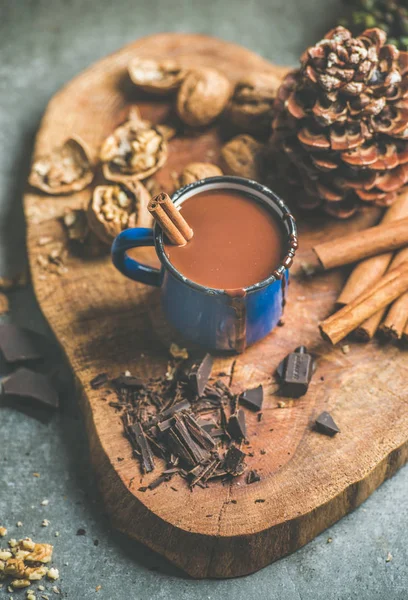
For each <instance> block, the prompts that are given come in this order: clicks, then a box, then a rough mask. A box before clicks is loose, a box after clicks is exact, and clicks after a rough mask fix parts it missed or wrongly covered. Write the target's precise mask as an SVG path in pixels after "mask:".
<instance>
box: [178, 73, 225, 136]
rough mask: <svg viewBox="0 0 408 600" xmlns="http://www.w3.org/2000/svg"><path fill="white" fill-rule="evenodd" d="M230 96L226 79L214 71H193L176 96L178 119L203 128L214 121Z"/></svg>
mask: <svg viewBox="0 0 408 600" xmlns="http://www.w3.org/2000/svg"><path fill="white" fill-rule="evenodd" d="M230 96H231V85H230V82H229V81H228V79H227V78H226V77H225V75H223V74H222V73H220V72H219V71H216V70H215V69H208V68H202V69H194V70H192V71H190V72H189V73H188V75H187V76H186V78H185V79H184V81H183V83H182V84H181V86H180V89H179V91H178V95H177V112H178V114H179V117H180V119H181V120H182V121H183V122H184V123H186V124H187V125H191V126H192V127H203V126H205V125H208V124H209V123H211V122H212V121H214V119H216V118H217V117H218V116H219V115H220V114H221V113H222V111H223V110H224V108H225V107H226V105H227V103H228V100H229V98H230Z"/></svg>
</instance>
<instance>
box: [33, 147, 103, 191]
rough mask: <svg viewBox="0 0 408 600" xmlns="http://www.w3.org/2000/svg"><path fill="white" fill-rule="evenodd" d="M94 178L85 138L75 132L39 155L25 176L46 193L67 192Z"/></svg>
mask: <svg viewBox="0 0 408 600" xmlns="http://www.w3.org/2000/svg"><path fill="white" fill-rule="evenodd" d="M93 178H94V173H93V170H92V164H91V161H90V158H89V153H88V150H87V148H86V146H85V144H84V142H83V141H82V140H81V139H80V138H79V137H77V136H75V137H71V138H68V139H67V140H66V141H65V142H64V143H63V144H62V146H58V147H56V148H54V150H52V151H51V152H50V154H47V155H45V156H41V157H40V158H38V159H37V160H36V161H35V162H34V164H33V166H32V168H31V173H30V177H29V179H28V181H29V183H30V185H32V186H33V187H36V188H38V189H39V190H41V191H43V192H47V193H48V194H56V195H60V194H70V193H71V192H79V191H80V190H83V189H84V188H86V187H87V186H88V185H89V184H90V183H91V181H92V180H93Z"/></svg>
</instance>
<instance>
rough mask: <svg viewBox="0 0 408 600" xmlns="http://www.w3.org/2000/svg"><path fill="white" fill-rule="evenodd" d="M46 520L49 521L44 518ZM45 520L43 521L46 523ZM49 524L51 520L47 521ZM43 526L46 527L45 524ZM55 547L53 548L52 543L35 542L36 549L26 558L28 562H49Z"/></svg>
mask: <svg viewBox="0 0 408 600" xmlns="http://www.w3.org/2000/svg"><path fill="white" fill-rule="evenodd" d="M44 521H47V520H46V519H44ZM44 521H43V523H44ZM43 523H42V525H43ZM47 524H49V521H47ZM43 527H46V525H43ZM53 549H54V548H53V546H51V544H35V545H34V550H33V551H32V552H31V553H30V554H28V555H27V556H26V558H25V560H26V562H41V563H48V562H50V561H51V559H52V551H53Z"/></svg>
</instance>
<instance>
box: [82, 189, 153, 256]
mask: <svg viewBox="0 0 408 600" xmlns="http://www.w3.org/2000/svg"><path fill="white" fill-rule="evenodd" d="M149 200H150V194H149V192H148V191H147V189H146V188H145V186H144V185H143V184H142V183H141V182H140V181H130V182H129V183H127V184H125V183H122V184H121V185H100V186H98V187H96V188H95V189H94V192H93V196H92V199H91V201H90V203H89V205H88V211H87V218H88V223H89V226H90V227H91V229H92V231H93V232H94V233H95V235H97V236H98V238H99V239H100V240H101V241H102V242H104V243H105V244H109V246H110V245H111V244H112V242H113V240H114V239H115V237H116V236H117V235H118V234H119V233H120V232H121V231H123V230H124V229H127V228H128V227H136V226H139V227H150V226H151V224H152V217H151V214H150V213H149V211H148V210H147V205H148V203H149Z"/></svg>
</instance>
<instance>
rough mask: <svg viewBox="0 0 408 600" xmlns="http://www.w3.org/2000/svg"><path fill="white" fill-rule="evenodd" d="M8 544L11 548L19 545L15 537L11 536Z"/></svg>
mask: <svg viewBox="0 0 408 600" xmlns="http://www.w3.org/2000/svg"><path fill="white" fill-rule="evenodd" d="M8 545H9V546H10V548H14V547H15V546H18V541H17V540H16V539H15V538H11V539H10V540H9V541H8Z"/></svg>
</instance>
